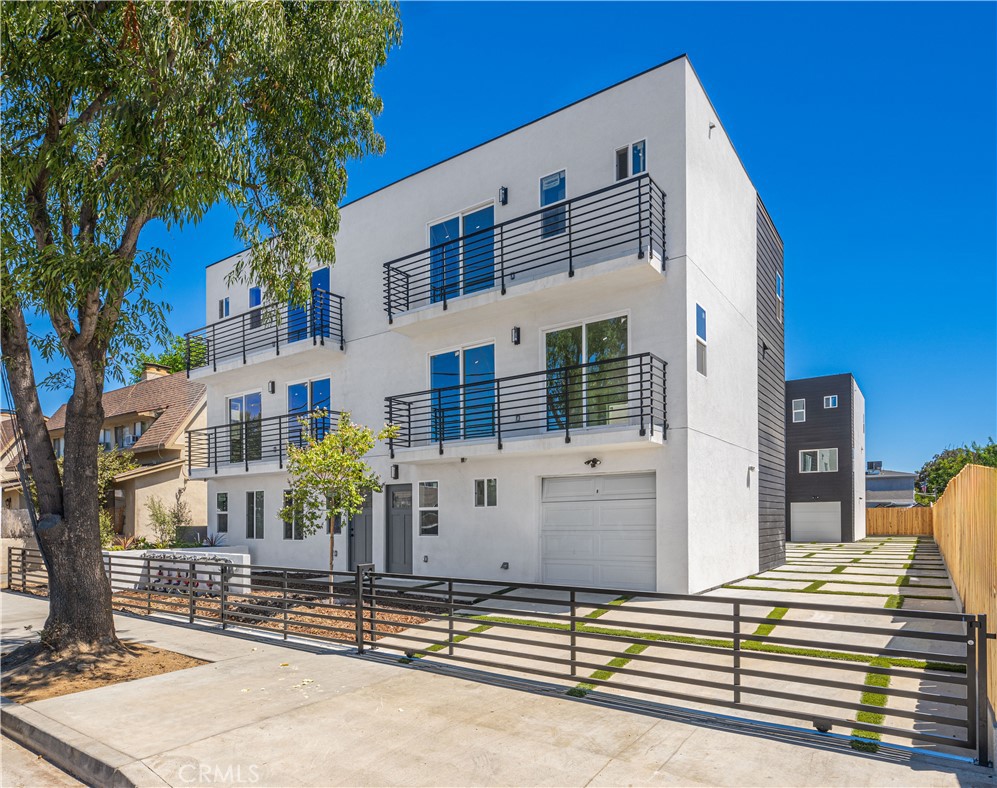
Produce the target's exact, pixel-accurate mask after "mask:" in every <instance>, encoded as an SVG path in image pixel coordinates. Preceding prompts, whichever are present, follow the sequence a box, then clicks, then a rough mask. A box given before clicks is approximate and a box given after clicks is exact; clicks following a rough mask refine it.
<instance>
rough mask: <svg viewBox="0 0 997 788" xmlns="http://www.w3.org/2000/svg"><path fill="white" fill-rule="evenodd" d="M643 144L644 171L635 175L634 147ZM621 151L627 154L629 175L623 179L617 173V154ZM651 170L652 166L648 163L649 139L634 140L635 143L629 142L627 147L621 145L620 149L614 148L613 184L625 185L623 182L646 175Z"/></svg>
mask: <svg viewBox="0 0 997 788" xmlns="http://www.w3.org/2000/svg"><path fill="white" fill-rule="evenodd" d="M642 142H643V143H644V169H643V170H641V171H640V172H638V173H635V172H634V171H633V163H634V158H633V157H634V145H639V144H640V143H642ZM621 150H626V152H627V174H626V175H624V176H623V177H622V178H620V177H618V175H617V172H616V154H617V153H619V152H620V151H621ZM649 169H650V166H649V165H648V162H647V137H642V138H641V139H639V140H634V141H633V142H629V143H627V144H626V145H621V146H620V147H618V148H613V183H623V181H629V180H631V179H632V178H634V177H635V176H639V175H645V174H646V173H647V172H648V170H649Z"/></svg>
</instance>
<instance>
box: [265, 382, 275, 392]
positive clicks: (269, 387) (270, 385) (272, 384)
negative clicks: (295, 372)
mask: <svg viewBox="0 0 997 788" xmlns="http://www.w3.org/2000/svg"><path fill="white" fill-rule="evenodd" d="M267 391H269V392H270V393H271V394H276V393H277V384H276V383H275V382H274V381H272V380H271V381H270V383H268V384H267Z"/></svg>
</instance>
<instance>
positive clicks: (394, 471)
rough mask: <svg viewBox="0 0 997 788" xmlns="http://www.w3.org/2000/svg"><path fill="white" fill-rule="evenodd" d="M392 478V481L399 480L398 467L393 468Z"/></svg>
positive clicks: (393, 466)
mask: <svg viewBox="0 0 997 788" xmlns="http://www.w3.org/2000/svg"><path fill="white" fill-rule="evenodd" d="M391 478H392V479H397V478H398V466H397V465H392V466H391Z"/></svg>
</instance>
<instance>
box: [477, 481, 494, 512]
mask: <svg viewBox="0 0 997 788" xmlns="http://www.w3.org/2000/svg"><path fill="white" fill-rule="evenodd" d="M478 482H484V483H485V502H484V503H483V504H482V505H481V506H478V504H477V502H476V500H475V496H476V494H477V493H476V491H475V489H474V488H475V485H477V483H478ZM488 482H495V503H493V504H489V503H488ZM471 508H472V509H497V508H498V477H497V476H485V477H482V478H476V479H473V480H472V482H471Z"/></svg>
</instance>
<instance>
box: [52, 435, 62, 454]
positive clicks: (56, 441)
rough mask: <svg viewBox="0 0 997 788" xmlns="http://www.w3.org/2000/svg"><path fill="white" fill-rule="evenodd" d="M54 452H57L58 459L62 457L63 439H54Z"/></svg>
mask: <svg viewBox="0 0 997 788" xmlns="http://www.w3.org/2000/svg"><path fill="white" fill-rule="evenodd" d="M52 450H53V451H54V452H55V456H56V457H61V456H62V452H63V451H64V449H63V439H62V438H52Z"/></svg>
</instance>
